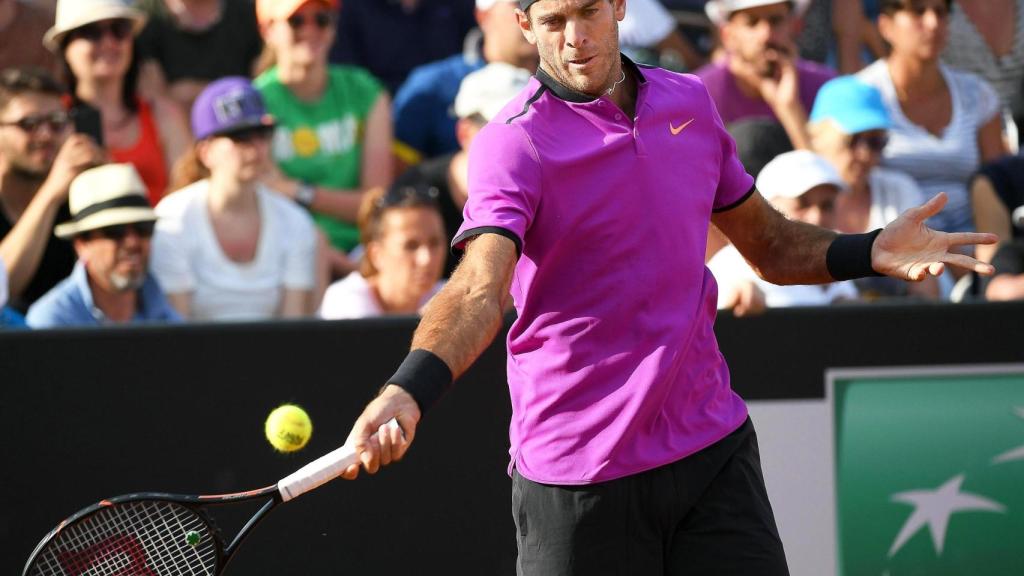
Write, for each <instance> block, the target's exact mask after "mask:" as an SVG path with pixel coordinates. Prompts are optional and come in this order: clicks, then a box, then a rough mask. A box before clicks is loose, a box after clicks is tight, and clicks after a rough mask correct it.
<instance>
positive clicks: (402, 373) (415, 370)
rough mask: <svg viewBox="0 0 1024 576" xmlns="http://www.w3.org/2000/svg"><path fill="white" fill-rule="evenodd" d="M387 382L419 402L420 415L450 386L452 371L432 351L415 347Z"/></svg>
mask: <svg viewBox="0 0 1024 576" xmlns="http://www.w3.org/2000/svg"><path fill="white" fill-rule="evenodd" d="M388 384H394V385H395V386H399V387H400V388H402V389H403V390H405V391H406V392H408V393H409V395H410V396H412V397H413V399H414V400H416V404H419V407H420V414H421V415H422V414H426V413H427V410H429V409H430V407H431V406H433V405H434V404H435V403H436V402H437V401H438V399H440V398H441V396H443V395H444V393H445V392H447V391H448V390H449V389H450V388H451V387H452V371H451V369H450V368H448V365H447V364H445V363H444V360H441V359H440V358H438V357H437V355H435V354H434V353H433V352H430V351H429V350H424V349H422V348H417V349H416V350H413V351H412V352H409V355H408V356H406V357H405V360H403V361H402V365H401V366H399V367H398V371H396V372H395V375H394V376H392V377H391V378H389V379H388Z"/></svg>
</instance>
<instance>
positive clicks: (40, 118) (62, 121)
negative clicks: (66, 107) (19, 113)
mask: <svg viewBox="0 0 1024 576" xmlns="http://www.w3.org/2000/svg"><path fill="white" fill-rule="evenodd" d="M68 121H69V120H68V115H67V114H66V113H64V112H51V113H49V114H36V115H34V116H25V117H24V118H20V119H18V120H13V121H11V122H0V126H17V127H18V128H19V129H21V130H22V131H24V132H28V133H30V134H32V133H35V132H36V131H37V130H39V129H40V128H42V127H43V126H47V127H49V128H50V130H52V131H54V132H60V131H61V130H63V129H64V128H65V127H67V125H68Z"/></svg>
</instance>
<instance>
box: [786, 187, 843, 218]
mask: <svg viewBox="0 0 1024 576" xmlns="http://www.w3.org/2000/svg"><path fill="white" fill-rule="evenodd" d="M838 195H839V189H838V188H836V187H835V186H833V185H831V184H822V185H820V186H815V187H814V188H811V189H810V190H808V191H807V192H804V193H803V194H801V195H800V196H799V197H798V198H774V199H773V200H772V204H774V205H775V206H776V207H777V208H778V209H779V211H780V212H782V213H783V214H785V215H786V217H788V218H791V219H793V220H799V221H801V222H806V223H808V224H814V225H815V226H821V227H822V228H828V229H832V228H833V227H834V225H835V222H834V218H833V215H834V213H835V203H836V196H838Z"/></svg>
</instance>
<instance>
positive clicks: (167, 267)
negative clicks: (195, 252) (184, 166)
mask: <svg viewBox="0 0 1024 576" xmlns="http://www.w3.org/2000/svg"><path fill="white" fill-rule="evenodd" d="M168 199H172V200H177V199H176V198H173V195H172V196H171V197H168ZM175 204H180V203H175ZM178 208H184V207H183V206H180V205H176V206H173V209H172V207H171V206H169V205H168V203H167V199H165V200H164V201H163V202H161V203H160V204H159V205H157V207H156V212H157V215H158V216H159V217H160V219H159V220H157V223H156V230H155V231H154V233H153V247H152V250H151V254H150V262H149V267H150V271H152V273H153V275H154V276H156V279H157V282H159V283H160V286H161V287H162V288H163V290H164V292H166V293H168V294H181V293H186V292H192V291H193V290H195V287H196V279H195V274H194V273H193V271H192V266H191V264H190V262H189V258H188V252H189V250H188V246H189V239H190V238H191V237H192V236H193V234H189V233H188V231H187V228H188V226H187V223H186V219H185V210H178Z"/></svg>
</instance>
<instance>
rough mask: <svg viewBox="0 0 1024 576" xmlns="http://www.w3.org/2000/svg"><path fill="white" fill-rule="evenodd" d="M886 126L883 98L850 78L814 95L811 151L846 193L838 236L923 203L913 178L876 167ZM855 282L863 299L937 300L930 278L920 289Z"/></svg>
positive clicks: (838, 210) (840, 201) (882, 281)
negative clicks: (843, 185) (839, 179)
mask: <svg viewBox="0 0 1024 576" xmlns="http://www.w3.org/2000/svg"><path fill="white" fill-rule="evenodd" d="M890 125H891V123H890V120H889V112H888V110H886V108H885V104H883V103H882V94H881V93H880V92H879V91H878V90H877V89H876V88H874V87H873V86H868V85H867V84H865V83H863V82H861V81H860V80H858V79H857V78H855V77H853V76H841V77H839V78H835V79H832V80H829V81H828V82H826V83H825V85H824V86H822V87H821V90H819V91H818V97H817V98H816V99H815V101H814V108H813V109H811V124H810V134H811V148H812V149H813V150H814V151H815V152H816V153H818V154H820V155H821V156H822V157H823V158H825V159H826V160H828V162H829V163H830V164H832V167H833V168H835V169H836V171H837V172H838V173H839V175H840V177H842V179H843V181H844V182H845V183H846V188H847V191H846V192H844V193H842V194H840V195H839V197H838V198H836V207H835V228H836V229H837V230H838V231H840V232H845V233H851V234H857V233H862V232H868V231H870V230H874V229H876V228H884V227H885V225H886V224H888V223H890V222H892V221H893V220H895V219H896V218H898V217H899V215H900V214H902V213H903V212H904V211H906V210H909V209H910V208H914V207H916V206H918V205H920V204H923V203H924V201H925V198H924V195H923V194H922V193H921V190H920V188H918V187H917V183H915V182H914V179H913V178H911V177H910V176H907V175H906V174H903V173H901V172H896V171H894V170H887V169H885V168H879V167H878V164H879V162H880V161H881V159H882V151H883V150H884V149H885V145H886V144H887V143H888V138H889V135H888V130H889V127H890ZM854 282H855V283H856V284H857V287H858V288H859V289H860V292H861V295H862V296H864V297H865V298H872V297H883V296H905V295H907V294H912V295H917V296H924V297H928V298H937V297H938V284H937V283H936V281H935V279H934V278H933V277H929V278H927V279H926V280H925V281H923V282H919V283H918V282H904V281H901V280H897V279H894V278H888V277H876V278H862V279H859V280H855V281H854Z"/></svg>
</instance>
